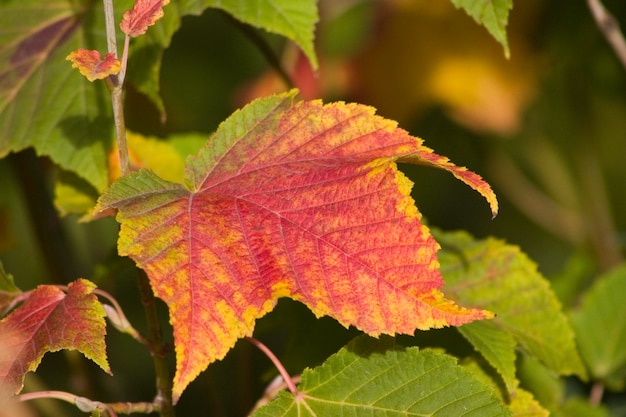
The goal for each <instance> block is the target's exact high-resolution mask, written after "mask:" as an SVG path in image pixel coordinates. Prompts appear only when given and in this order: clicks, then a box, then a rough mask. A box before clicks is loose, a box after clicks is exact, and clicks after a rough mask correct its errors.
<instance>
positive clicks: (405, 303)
mask: <svg viewBox="0 0 626 417" xmlns="http://www.w3.org/2000/svg"><path fill="white" fill-rule="evenodd" d="M294 96H295V92H291V93H288V94H283V95H279V96H272V97H269V98H265V99H261V100H257V101H255V102H253V103H252V104H250V105H248V106H247V107H246V108H244V109H243V110H241V111H238V112H236V113H235V114H233V115H232V116H231V117H230V118H229V119H227V120H226V121H225V122H224V123H222V124H221V125H220V127H219V129H218V130H217V132H216V133H215V134H214V135H213V136H212V137H211V138H210V140H209V142H208V143H207V145H206V146H205V147H204V148H202V149H201V150H200V152H199V153H198V154H197V155H196V156H195V157H190V158H189V159H188V161H187V171H186V185H185V186H183V185H181V184H177V183H173V182H168V181H165V180H163V179H161V178H159V177H157V176H156V175H155V174H153V173H152V172H150V171H147V170H142V171H139V172H137V173H134V174H132V175H130V176H128V177H125V178H122V179H120V180H119V181H118V182H116V183H115V184H113V185H112V186H111V187H110V188H109V189H108V190H107V191H106V192H105V193H104V195H103V196H102V198H101V199H100V202H99V208H98V209H99V210H105V209H107V208H112V207H113V208H117V209H118V221H119V222H120V223H121V225H122V228H121V231H120V237H119V241H118V249H119V252H120V254H122V255H128V256H130V257H131V258H133V259H134V260H135V261H136V262H137V264H138V265H139V266H140V267H142V268H143V269H145V270H146V272H147V274H148V276H149V278H150V282H151V285H152V288H153V289H154V292H155V294H156V295H157V296H158V297H160V298H162V299H163V300H164V301H165V302H166V303H167V305H168V307H169V310H170V320H171V323H172V325H173V328H174V337H175V344H176V361H177V371H176V376H175V378H174V397H175V398H176V399H178V397H179V396H180V395H181V393H182V392H183V390H184V388H185V387H186V386H187V385H188V384H189V383H190V382H191V381H192V380H193V379H194V378H195V377H196V376H197V375H198V374H199V373H200V372H201V371H202V370H204V369H205V368H206V367H207V366H208V364H209V363H211V362H212V361H214V360H216V359H219V358H222V357H223V356H224V355H225V354H226V353H227V352H228V350H229V349H230V348H231V347H232V346H233V345H234V344H235V342H236V340H237V339H238V338H240V337H242V336H246V335H251V334H252V331H253V328H254V323H255V320H256V319H257V318H259V317H261V316H263V315H264V314H266V313H267V312H269V311H270V310H272V308H273V307H274V306H275V304H276V300H277V299H278V298H280V297H291V298H293V299H295V300H299V301H301V302H303V303H304V304H306V305H307V306H308V307H309V308H310V309H311V310H312V311H313V312H314V313H315V314H316V315H317V316H323V315H328V316H332V317H334V318H335V319H336V320H338V321H339V322H340V323H342V324H343V325H345V326H349V325H353V326H356V327H357V328H359V329H361V330H363V331H365V332H366V333H368V334H370V335H374V336H376V335H380V334H382V333H387V334H394V333H407V334H412V333H413V332H414V331H415V330H416V329H429V328H436V327H442V326H447V325H454V326H456V325H461V324H464V323H467V322H470V321H473V320H477V319H482V318H488V317H491V313H489V312H486V311H482V310H473V309H465V308H462V307H459V306H457V305H455V304H454V303H453V302H451V301H449V300H446V299H445V298H444V297H443V294H442V293H441V291H440V290H439V289H440V287H441V286H442V285H443V280H442V277H441V274H440V272H439V264H438V261H437V257H436V252H437V250H438V248H439V246H438V244H437V242H435V240H434V239H433V237H432V235H431V234H430V232H429V230H428V228H427V227H426V226H425V225H424V224H422V223H421V221H420V217H421V215H420V214H419V212H418V210H417V208H416V207H415V204H414V201H413V199H412V198H411V197H410V191H411V187H412V183H411V182H410V181H409V180H408V179H407V178H406V177H405V176H404V175H403V174H402V173H401V172H400V171H398V169H397V167H396V161H398V160H401V161H406V162H412V163H425V164H429V165H435V166H437V167H440V168H443V169H445V170H448V171H451V172H452V173H453V174H454V175H455V176H457V178H459V179H461V180H462V181H464V182H466V183H467V184H469V185H470V186H471V187H472V188H474V189H476V190H478V191H479V192H480V193H481V194H483V195H484V196H485V197H486V198H487V200H488V201H489V202H490V204H491V207H492V210H493V212H494V213H495V211H496V210H497V202H496V200H495V196H494V195H493V192H492V190H491V188H490V187H489V185H488V184H486V183H485V182H484V181H483V180H482V179H481V178H480V177H479V176H478V175H476V174H474V173H471V172H469V171H467V170H466V169H465V168H459V167H456V166H454V165H453V164H451V163H450V162H449V161H448V160H447V159H446V158H444V157H441V156H438V155H436V154H434V153H433V152H432V151H431V150H430V149H428V148H426V147H424V146H422V140H421V139H419V138H415V137H412V136H410V135H409V134H408V133H407V132H406V131H404V130H401V129H399V128H397V127H396V125H395V123H394V122H392V121H389V120H385V119H383V118H381V117H379V116H376V115H374V109H372V108H371V107H367V106H363V105H358V104H345V103H335V104H328V105H323V104H322V103H321V102H320V101H310V102H297V101H294Z"/></svg>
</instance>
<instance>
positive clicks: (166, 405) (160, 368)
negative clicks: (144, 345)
mask: <svg viewBox="0 0 626 417" xmlns="http://www.w3.org/2000/svg"><path fill="white" fill-rule="evenodd" d="M138 285H139V292H140V295H141V302H142V304H143V307H144V310H145V312H146V320H147V321H148V329H149V331H150V339H151V340H150V342H151V345H152V361H153V362H154V369H155V372H156V378H157V383H156V388H157V395H156V398H155V403H157V404H158V405H159V410H160V415H161V417H174V416H175V413H174V405H173V403H172V382H171V378H170V371H169V368H168V365H167V360H166V355H167V352H168V349H167V347H166V345H165V343H164V342H163V333H162V332H161V324H160V322H159V316H158V314H157V309H156V298H155V297H154V293H153V292H152V288H151V287H150V282H149V281H148V277H147V276H146V274H145V273H144V272H143V271H139V276H138Z"/></svg>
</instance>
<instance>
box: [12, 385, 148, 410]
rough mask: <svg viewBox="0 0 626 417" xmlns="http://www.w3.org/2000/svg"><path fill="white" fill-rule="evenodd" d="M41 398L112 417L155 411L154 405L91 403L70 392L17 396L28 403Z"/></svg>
mask: <svg viewBox="0 0 626 417" xmlns="http://www.w3.org/2000/svg"><path fill="white" fill-rule="evenodd" d="M42 398H55V399H57V400H62V401H65V402H67V403H70V404H74V405H75V406H76V407H78V409H79V410H81V411H86V412H90V411H94V410H100V411H106V412H108V413H109V414H110V415H112V416H117V414H118V413H119V414H132V413H143V414H150V413H152V412H154V411H155V410H156V407H155V404H153V403H145V402H139V403H102V402H100V401H93V400H90V399H89V398H85V397H80V396H78V395H75V394H72V393H70V392H65V391H38V392H29V393H27V394H22V395H19V396H18V399H19V400H20V401H30V400H37V399H42Z"/></svg>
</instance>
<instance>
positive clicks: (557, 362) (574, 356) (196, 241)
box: [0, 0, 626, 416]
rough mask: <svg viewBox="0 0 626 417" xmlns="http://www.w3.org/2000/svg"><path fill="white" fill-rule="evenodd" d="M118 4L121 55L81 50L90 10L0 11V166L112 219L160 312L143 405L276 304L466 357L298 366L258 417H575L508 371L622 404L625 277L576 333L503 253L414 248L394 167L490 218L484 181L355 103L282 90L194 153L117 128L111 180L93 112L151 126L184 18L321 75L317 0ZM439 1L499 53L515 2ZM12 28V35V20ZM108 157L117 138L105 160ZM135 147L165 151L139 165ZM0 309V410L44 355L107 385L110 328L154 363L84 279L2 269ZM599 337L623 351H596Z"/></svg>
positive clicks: (356, 345)
mask: <svg viewBox="0 0 626 417" xmlns="http://www.w3.org/2000/svg"><path fill="white" fill-rule="evenodd" d="M126 3H129V2H128V1H119V2H116V8H117V9H116V13H117V15H116V19H115V20H116V21H121V24H120V29H121V32H122V33H123V34H124V39H121V38H120V39H119V41H120V43H123V44H124V45H125V47H124V53H123V54H122V57H121V58H118V57H117V52H116V51H110V52H108V53H107V54H105V55H104V58H102V56H103V55H102V53H101V52H99V51H100V50H103V49H91V48H104V45H101V44H100V42H99V41H98V40H105V39H106V38H107V37H108V35H109V34H108V33H105V32H104V28H105V27H106V22H105V21H104V16H106V15H107V14H106V12H103V10H101V9H100V7H101V6H99V5H95V4H91V3H89V4H88V3H85V4H81V5H76V4H75V3H74V2H67V3H63V2H62V3H59V4H57V5H55V7H50V8H45V9H38V8H37V6H38V2H35V1H34V0H28V1H19V2H18V1H8V2H6V4H3V5H2V6H0V11H2V13H1V16H2V17H0V27H6V28H11V30H6V31H5V32H3V35H2V36H3V38H0V39H2V40H3V41H4V42H2V44H3V45H6V46H5V47H3V48H2V49H1V52H0V76H1V78H0V98H1V101H0V125H1V126H2V132H1V133H0V154H1V155H6V154H8V153H9V152H16V151H20V150H22V149H24V148H27V147H33V148H34V149H35V150H36V151H37V152H38V153H39V154H40V155H46V156H48V157H50V158H51V159H52V161H54V162H55V163H56V164H58V166H59V167H61V168H62V169H63V170H65V171H68V172H69V176H62V177H60V178H59V179H58V182H57V184H56V185H55V189H56V201H55V202H56V204H57V208H58V209H59V211H60V212H61V213H64V214H68V213H74V214H79V215H81V216H82V217H83V219H84V220H93V219H94V216H95V217H102V216H107V215H111V214H112V213H116V219H117V221H118V222H119V224H120V225H121V229H120V232H119V240H118V252H119V254H120V255H122V256H128V257H130V258H131V259H133V260H134V261H135V263H136V264H137V266H138V267H140V268H141V269H143V270H144V271H145V272H146V274H147V276H148V279H149V282H150V286H151V289H152V291H153V292H154V294H155V295H156V296H157V297H159V298H160V299H162V300H163V301H164V302H165V303H166V305H167V307H168V310H169V319H170V323H171V324H172V327H173V337H174V346H175V355H176V374H175V376H174V378H173V382H172V383H173V386H172V390H171V392H168V391H167V389H166V390H165V391H164V392H160V393H159V394H164V395H166V396H169V397H170V398H169V400H170V402H173V403H176V402H177V401H178V400H179V398H180V397H181V395H182V394H183V391H184V390H185V389H186V388H187V386H188V385H189V384H190V383H191V382H192V381H193V380H195V379H196V378H197V376H198V375H199V374H200V373H201V372H202V371H203V370H205V369H206V368H207V366H209V365H210V364H211V363H213V362H214V361H216V360H218V359H221V358H223V357H224V356H225V355H226V354H227V353H228V352H229V351H230V350H231V349H232V348H233V346H234V345H235V343H236V341H237V340H238V339H240V338H242V337H244V336H251V335H252V333H253V330H254V326H255V322H256V320H257V319H258V318H260V317H262V316H263V315H265V314H267V313H268V312H270V311H271V310H272V309H273V308H274V306H275V305H276V303H277V300H278V299H279V298H281V297H289V298H292V299H294V300H297V301H300V302H302V303H303V304H305V305H306V306H307V307H308V308H309V309H310V310H311V311H312V312H313V313H314V314H315V315H316V316H318V317H321V316H330V317H332V318H334V319H335V320H337V321H338V322H339V323H340V324H341V325H343V326H345V327H348V326H354V327H355V328H357V329H359V330H361V331H363V332H364V333H366V334H367V335H369V336H374V337H380V336H381V335H396V334H405V335H413V334H414V333H415V331H416V330H428V329H435V328H441V327H444V326H459V327H458V333H459V335H460V336H461V337H462V338H463V339H464V340H466V341H467V342H468V343H469V345H470V346H471V347H472V350H471V352H469V353H466V354H463V355H457V356H454V355H452V354H451V353H450V352H445V351H442V350H441V349H433V348H422V347H417V346H410V347H402V346H400V344H399V343H397V342H396V341H395V340H393V339H391V338H388V337H386V336H383V337H381V339H380V340H378V341H377V340H374V339H373V338H370V337H367V336H361V337H359V338H357V339H355V340H354V341H352V342H351V343H350V344H348V345H347V346H346V347H344V348H342V349H341V350H340V351H339V352H337V353H335V354H333V355H332V356H331V357H330V358H328V359H327V360H326V361H325V362H324V364H323V365H321V366H319V367H316V368H313V369H307V370H306V371H305V372H304V373H303V374H302V376H301V379H300V383H299V386H298V388H297V389H292V390H291V391H290V392H281V393H279V394H278V396H277V398H276V399H274V400H273V401H271V402H269V404H267V405H264V406H262V407H260V408H258V409H257V410H256V411H255V412H254V415H256V416H291V415H294V416H295V415H298V416H303V415H311V416H314V415H342V414H348V413H350V414H354V415H360V414H367V415H415V414H420V415H433V416H435V415H439V416H446V415H470V416H505V415H512V416H514V415H536V416H542V415H548V409H550V410H552V411H555V412H557V413H559V412H562V413H572V414H570V415H587V414H585V413H588V412H590V409H591V407H590V406H588V405H586V404H581V403H579V402H575V401H569V402H568V401H566V399H565V393H564V388H563V387H562V386H560V387H557V388H554V396H553V398H557V399H556V400H555V401H553V402H552V403H548V404H545V403H542V404H540V402H539V401H537V399H535V397H534V396H533V391H538V390H540V388H538V387H537V386H533V385H532V384H529V385H527V386H523V384H522V383H523V382H524V381H521V379H523V376H524V372H528V373H532V372H535V373H536V374H540V373H541V372H546V373H551V374H554V375H561V376H566V375H575V376H577V377H578V378H580V379H581V380H587V378H592V379H593V380H594V381H600V382H602V383H603V384H606V386H608V387H611V388H613V389H617V390H621V389H623V387H624V384H625V381H626V376H625V375H624V373H623V369H624V365H625V364H626V355H624V353H623V352H622V351H620V349H619V346H620V342H621V340H622V339H623V338H624V337H626V336H625V335H626V331H625V329H623V328H622V327H623V324H622V323H621V322H620V321H611V320H608V317H614V316H616V315H617V316H619V315H620V314H621V315H623V314H625V313H624V308H623V306H620V305H619V296H618V295H617V294H619V291H618V289H619V288H623V286H624V284H625V283H624V280H625V279H626V271H624V270H623V269H619V270H616V271H614V272H613V273H612V274H610V275H609V276H607V277H606V278H604V279H601V280H600V281H599V283H598V284H597V285H596V286H595V287H594V288H593V289H592V290H591V291H590V292H589V294H588V296H587V297H586V299H585V301H584V302H583V304H582V306H581V307H580V308H579V309H577V310H576V311H574V312H573V313H572V315H571V318H572V323H573V328H572V327H571V326H570V324H569V323H570V321H569V318H568V316H567V315H566V314H565V313H564V312H563V311H562V308H561V305H560V303H559V301H558V300H557V298H556V296H555V295H554V293H553V291H552V290H551V288H550V285H549V284H548V282H547V280H546V279H545V278H544V277H542V276H541V274H539V273H538V272H537V269H536V266H535V264H534V263H533V262H532V261H531V260H529V259H528V258H527V257H526V255H524V254H523V253H522V252H521V251H520V250H519V249H518V248H516V247H514V246H512V245H509V244H506V243H504V242H502V241H499V240H496V239H486V240H477V239H474V238H473V237H471V236H469V235H468V234H466V233H443V232H438V231H433V232H431V230H430V229H429V228H428V227H427V226H426V225H425V224H424V222H423V221H422V218H421V214H420V212H419V211H418V210H417V208H416V207H415V203H414V201H413V199H412V198H411V196H410V193H411V189H412V187H413V184H412V182H411V181H410V180H409V179H408V178H407V177H406V176H405V175H404V174H403V173H402V172H400V171H399V170H398V167H397V164H398V163H409V164H419V165H426V166H430V167H435V168H439V169H442V170H445V171H448V172H450V173H451V174H453V176H454V177H456V178H457V179H459V180H461V181H462V182H464V183H466V184H467V185H468V186H470V187H471V188H473V189H474V190H476V191H477V192H479V193H480V194H481V195H482V196H483V197H484V198H485V199H486V200H487V202H488V204H489V206H490V208H491V213H492V215H494V216H495V215H496V213H497V211H498V203H497V201H496V197H495V195H494V193H493V191H492V190H491V188H490V186H489V185H488V184H487V183H486V182H485V181H483V180H482V178H481V177H480V176H478V175H476V174H474V173H473V172H471V171H468V170H467V169H465V168H462V167H458V166H456V165H454V164H453V163H451V162H450V161H449V160H448V159H447V158H446V157H443V156H439V155H437V154H435V153H434V152H433V151H432V150H431V149H429V148H427V147H426V146H424V144H423V141H422V140H421V139H419V138H416V137H413V136H411V135H409V134H408V133H407V132H406V131H404V130H402V129H400V128H398V127H397V126H396V124H395V123H394V122H392V121H390V120H387V119H384V118H382V117H380V116H377V115H375V111H374V109H373V108H371V107H367V106H364V105H359V104H346V103H343V102H338V103H332V104H322V102H321V101H301V100H299V99H297V90H291V91H288V92H286V93H282V94H277V95H273V96H269V97H264V98H261V99H258V100H255V101H253V102H252V103H250V104H248V105H247V106H245V107H244V108H242V109H241V110H239V111H237V112H235V113H234V114H233V115H231V116H230V117H229V118H228V119H226V120H225V121H224V122H223V123H222V124H221V125H220V126H219V128H218V129H217V131H216V132H215V133H214V134H213V135H211V136H210V138H208V140H202V143H200V142H198V141H197V140H196V139H194V144H193V145H192V147H194V148H195V151H194V152H189V151H188V147H185V146H181V145H180V143H181V141H184V139H181V137H176V136H173V137H172V138H170V140H165V141H159V142H157V141H155V140H152V139H151V138H146V137H143V136H141V135H136V134H132V133H129V134H128V139H129V147H130V149H131V160H132V164H133V165H134V166H135V167H136V168H137V169H136V170H134V172H132V173H130V174H126V173H125V172H124V168H123V158H119V159H118V158H117V151H118V149H116V145H114V139H113V138H114V136H115V135H114V134H113V126H115V123H116V122H119V121H118V120H116V118H115V117H114V116H113V110H111V107H110V106H107V105H105V104H104V103H103V97H105V96H106V94H107V90H106V89H105V88H107V87H108V89H109V91H110V92H116V91H119V89H121V88H122V86H123V85H124V82H125V81H126V82H127V83H128V84H130V85H132V86H133V88H135V89H136V90H137V91H140V92H142V93H143V94H145V95H146V96H147V97H149V98H150V99H151V100H152V102H153V103H154V104H155V106H156V107H157V108H158V109H159V110H160V111H161V112H162V113H164V105H163V103H162V100H161V98H160V96H159V88H158V85H159V83H158V79H159V69H160V63H161V59H162V55H163V53H164V50H165V49H166V48H167V47H168V45H169V43H170V41H171V38H172V36H173V34H174V32H175V31H176V30H177V29H178V28H179V26H180V25H181V18H182V16H184V15H190V14H199V13H201V12H202V11H204V10H205V9H206V8H208V7H215V8H220V9H223V10H224V11H226V12H227V13H230V14H231V15H232V16H234V17H235V18H236V19H238V20H240V21H242V22H245V23H248V24H251V25H253V26H256V27H259V28H263V29H266V30H268V31H271V32H274V33H278V34H280V35H283V36H285V37H286V38H288V39H290V40H291V41H293V42H295V43H296V44H297V45H298V46H299V47H300V48H301V49H302V51H303V53H304V55H305V56H306V57H307V58H308V60H309V61H310V64H311V66H312V67H313V68H317V66H318V63H317V58H316V55H315V52H314V47H313V32H314V25H315V23H316V22H317V19H318V16H317V8H316V4H315V2H314V1H299V2H292V1H288V0H285V1H279V2H267V3H265V2H221V1H219V2H218V1H210V0H205V1H187V2H176V3H172V4H168V3H169V2H168V1H154V0H152V1H151V0H137V1H136V2H134V6H133V7H131V4H126ZM249 3H250V4H252V3H253V4H255V5H256V7H257V8H255V9H254V10H253V8H252V7H250V4H249ZM453 4H454V5H455V6H457V7H459V8H463V9H465V11H466V12H467V13H468V14H469V15H470V16H472V17H473V18H474V19H475V20H476V21H477V22H479V23H480V24H482V25H484V26H485V27H486V28H487V29H488V31H489V32H490V33H491V34H492V35H493V36H494V37H495V38H496V40H497V41H498V42H500V43H501V44H502V46H503V48H504V50H505V53H506V54H507V55H508V54H509V46H508V43H507V39H506V30H505V29H506V24H507V20H508V12H509V9H510V8H511V7H512V2H511V1H500V2H476V1H469V0H468V1H462V0H453ZM125 6H128V7H125ZM164 7H165V9H163V8H164ZM124 10H128V11H126V12H124V14H123V15H122V14H121V12H122V11H124ZM25 15H28V17H29V19H28V20H27V24H24V23H20V24H18V23H17V22H23V21H24V19H20V17H23V16H25ZM87 22H88V23H87ZM150 26H154V27H151V28H150V29H149V30H148V27H150ZM130 38H137V39H135V40H134V41H133V42H132V43H131V42H130ZM109 49H110V44H109ZM66 59H67V60H70V61H71V62H72V65H73V66H74V67H76V68H77V69H78V70H79V72H80V74H82V75H84V76H85V77H86V78H87V79H88V80H89V81H95V80H105V82H96V83H93V84H88V83H85V82H84V81H83V80H81V79H80V77H78V73H77V72H72V71H70V69H69V66H68V65H67V62H66ZM127 63H128V64H127ZM127 66H128V73H127V74H126V71H127ZM33 100H35V103H36V105H33V104H34V103H33ZM42 109H45V110H42ZM114 109H115V107H114ZM118 110H119V109H118ZM118 127H119V126H118ZM118 133H119V132H118ZM124 146H125V145H124V143H123V142H120V145H118V148H119V151H121V152H124V151H125V149H123V148H124ZM147 148H150V149H157V152H158V153H159V154H160V156H159V157H158V158H156V159H150V158H149V157H148V156H147V153H146V152H145V151H146V149H147ZM183 148H185V149H184V150H181V149H183ZM187 154H189V155H190V156H187ZM120 159H121V160H122V162H120ZM120 164H122V170H121V171H122V172H121V174H122V175H121V178H120ZM177 167H178V168H180V169H176V168H177ZM68 178H71V180H68ZM440 247H441V248H442V250H440ZM444 280H445V284H446V285H445V287H443V285H444ZM98 296H100V297H105V298H106V300H107V301H105V302H100V301H99V299H98ZM462 306H471V307H462ZM0 312H2V314H3V316H4V318H3V319H2V321H0V387H1V389H0V400H1V399H3V398H6V397H11V396H15V395H17V394H18V393H19V392H20V391H21V389H22V385H23V383H24V377H25V375H26V373H28V372H29V371H34V370H36V369H37V367H38V366H39V364H40V362H41V360H42V358H43V356H44V354H45V353H46V352H54V351H58V350H62V349H70V350H78V351H80V352H81V353H83V354H84V355H85V356H86V357H87V358H88V359H91V360H93V361H94V362H95V363H96V364H98V365H99V366H100V367H101V368H102V369H103V370H104V371H105V372H108V373H110V372H111V369H110V368H109V364H108V362H107V355H106V351H105V347H106V343H105V335H106V330H105V320H104V319H105V317H108V318H109V319H110V321H111V322H112V323H113V325H114V326H115V327H117V328H118V329H120V330H122V331H125V332H128V333H131V334H132V335H134V336H135V338H137V339H138V340H140V341H142V342H145V344H146V345H148V347H149V348H151V349H153V348H154V346H152V345H151V342H149V341H147V340H146V339H145V338H144V337H143V336H141V335H139V334H138V333H137V332H136V331H135V330H134V329H132V327H131V326H130V324H129V323H128V321H127V320H126V319H125V318H124V314H123V313H122V311H121V309H120V308H119V307H118V306H117V303H116V302H115V301H114V300H111V299H110V296H108V295H107V294H106V293H104V292H102V291H100V290H98V289H96V286H95V284H93V283H92V282H91V281H89V280H86V279H82V278H81V279H77V280H76V281H73V282H71V283H70V284H68V285H67V286H62V287H59V286H53V285H41V286H38V287H37V288H35V289H33V290H30V291H26V292H22V291H21V290H20V289H19V288H18V287H17V286H16V285H15V283H14V280H13V278H12V277H11V276H10V275H9V274H7V273H5V272H4V270H3V269H0ZM598 322H601V323H603V324H604V325H606V326H610V327H611V328H602V327H600V326H597V323H598ZM589 329H593V331H594V332H597V333H598V334H597V335H596V336H594V337H585V338H578V343H579V345H580V353H581V355H580V356H579V353H578V350H577V346H576V342H575V335H576V334H578V335H581V334H583V333H584V332H588V331H589ZM602 334H616V335H619V337H617V338H614V339H612V340H611V341H612V342H614V343H609V344H602V345H601V346H597V342H598V341H599V340H602ZM417 340H418V339H416V340H413V341H409V342H408V343H406V344H407V345H411V344H416V343H417ZM152 353H153V354H154V353H155V352H154V351H153V352H152ZM113 371H114V370H113ZM588 374H589V375H588ZM70 400H71V401H74V402H75V403H76V405H77V406H78V407H79V409H81V410H82V411H88V412H93V413H96V412H100V411H104V410H106V411H107V412H109V413H111V414H113V413H115V412H126V411H128V412H131V411H139V410H143V411H145V412H150V411H153V410H157V411H160V412H161V413H165V410H166V409H167V401H166V402H165V403H164V402H162V401H163V399H162V398H160V399H159V402H157V401H155V402H154V403H152V404H149V406H148V405H141V406H139V405H138V406H137V407H135V408H132V407H131V408H123V407H121V406H119V407H118V406H114V405H106V404H101V403H98V402H94V401H88V400H86V399H82V398H80V397H70ZM166 400H167V399H166ZM142 407H143V408H142ZM596 411H597V410H595V409H594V410H593V412H596ZM564 415H566V414H564Z"/></svg>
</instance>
